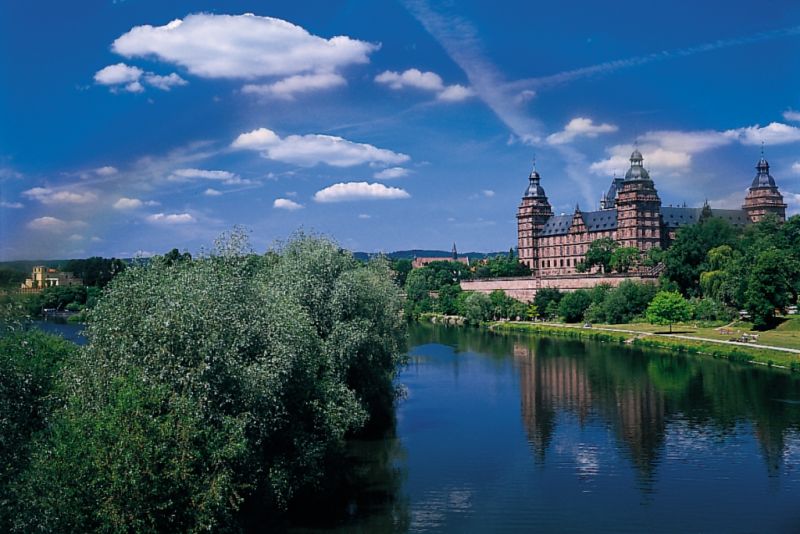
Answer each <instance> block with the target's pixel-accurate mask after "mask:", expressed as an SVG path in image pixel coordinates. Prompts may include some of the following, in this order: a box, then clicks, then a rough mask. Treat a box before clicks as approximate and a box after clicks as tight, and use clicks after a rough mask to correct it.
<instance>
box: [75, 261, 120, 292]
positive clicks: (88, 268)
mask: <svg viewBox="0 0 800 534" xmlns="http://www.w3.org/2000/svg"><path fill="white" fill-rule="evenodd" d="M62 270H64V271H66V272H70V273H72V274H74V275H75V276H77V277H78V278H80V279H81V280H83V284H84V285H87V286H97V287H105V286H106V285H107V284H108V283H109V282H110V281H111V279H112V278H114V277H115V276H116V275H118V274H119V273H121V272H122V271H124V270H125V262H123V261H122V260H119V259H117V258H111V259H107V258H101V257H99V256H94V257H91V258H87V259H85V260H69V261H68V262H66V263H65V264H64V265H63V268H62Z"/></svg>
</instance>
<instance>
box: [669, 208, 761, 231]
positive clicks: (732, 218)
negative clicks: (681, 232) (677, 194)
mask: <svg viewBox="0 0 800 534" xmlns="http://www.w3.org/2000/svg"><path fill="white" fill-rule="evenodd" d="M702 213H703V208H683V207H676V206H661V219H662V220H663V221H664V224H665V225H666V226H667V228H669V229H676V228H680V227H682V226H689V225H692V224H697V223H698V222H700V216H701V215H702ZM711 216H712V217H719V218H721V219H725V220H726V221H728V222H729V223H730V224H731V225H732V226H744V225H745V224H747V223H748V222H750V218H749V217H748V215H747V212H746V211H744V210H723V209H715V208H712V209H711Z"/></svg>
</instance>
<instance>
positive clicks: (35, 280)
mask: <svg viewBox="0 0 800 534" xmlns="http://www.w3.org/2000/svg"><path fill="white" fill-rule="evenodd" d="M80 285H83V280H81V279H80V278H78V277H76V276H75V275H73V274H72V273H67V272H63V271H59V270H58V269H54V268H52V267H45V266H43V265H37V266H36V267H34V268H33V271H32V273H31V277H30V278H28V279H26V280H25V282H24V283H23V284H22V285H21V286H20V289H23V290H32V291H40V290H42V289H44V288H46V287H55V286H80Z"/></svg>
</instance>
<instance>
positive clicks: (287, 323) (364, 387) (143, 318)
mask: <svg viewBox="0 0 800 534" xmlns="http://www.w3.org/2000/svg"><path fill="white" fill-rule="evenodd" d="M399 296H400V295H399V290H398V288H397V286H396V285H395V283H394V280H393V274H392V272H391V270H390V268H389V265H388V263H387V262H386V261H384V260H377V261H372V262H369V263H367V264H362V263H360V262H358V261H356V260H354V259H353V257H352V256H351V255H350V254H349V253H346V252H343V251H342V250H341V249H340V248H339V247H338V246H337V245H336V244H335V243H332V242H330V241H328V240H325V239H321V238H316V237H308V236H304V235H298V236H295V237H294V238H293V239H292V240H290V241H289V242H288V243H286V244H284V245H282V246H280V247H278V248H277V249H276V250H275V251H272V252H271V253H269V254H267V255H265V256H262V257H259V256H255V255H252V254H250V249H249V245H248V243H247V239H246V235H244V234H243V233H242V232H240V231H235V232H233V233H231V234H230V235H227V236H224V238H223V239H221V240H220V241H219V242H218V243H217V244H216V246H215V249H214V251H213V252H212V253H211V254H210V255H209V256H207V257H203V258H200V259H192V260H189V259H188V258H187V259H186V260H181V261H174V260H172V259H170V258H164V257H156V258H153V259H152V261H151V262H149V265H146V266H145V265H140V266H134V267H131V268H129V269H127V270H126V271H125V272H124V273H122V274H121V275H119V276H117V277H115V278H114V280H113V281H112V282H111V283H110V284H109V286H108V288H107V290H106V293H105V294H104V295H103V297H102V298H101V299H100V301H99V302H98V303H97V306H96V307H95V308H94V310H92V311H91V312H90V315H91V321H90V324H89V326H88V328H87V330H86V334H87V336H88V338H89V341H90V342H89V344H88V345H87V346H86V347H84V348H83V349H82V350H81V351H80V353H79V355H78V356H77V357H76V358H75V361H74V364H72V365H70V366H68V368H67V369H66V371H65V375H64V379H63V386H62V387H63V396H64V399H65V402H64V408H63V409H62V410H59V411H58V412H57V413H56V414H54V416H53V417H52V423H51V425H50V427H49V430H48V432H47V433H43V434H42V436H41V438H40V440H39V441H38V443H37V447H36V453H35V454H34V455H33V458H32V460H31V467H30V469H28V470H27V471H26V473H25V474H24V476H22V477H21V479H20V480H21V481H20V483H19V485H18V487H17V489H16V490H15V493H14V495H16V496H17V499H18V500H17V503H16V505H17V508H18V509H19V510H21V511H22V513H20V514H19V517H17V518H16V520H15V521H16V526H15V528H16V529H17V530H19V531H30V530H42V531H88V530H101V531H200V530H203V531H209V530H210V531H224V530H230V529H234V530H235V529H237V528H238V527H237V523H236V521H237V520H236V517H237V512H238V510H239V509H240V507H241V506H242V504H243V502H245V501H247V500H251V501H253V502H256V503H258V504H257V508H258V509H262V510H267V511H268V510H274V509H284V508H286V507H287V506H288V504H289V503H290V502H291V500H292V498H293V496H294V495H296V493H297V492H298V491H300V490H301V489H303V488H309V487H312V486H314V485H315V484H317V483H318V482H319V481H320V480H321V479H322V477H324V475H325V466H326V465H327V464H328V462H327V460H328V459H329V458H331V457H332V456H335V455H337V454H338V453H339V451H340V449H341V445H342V442H343V438H344V437H345V436H346V435H348V434H354V433H358V432H364V431H365V430H367V429H368V428H377V425H378V424H379V423H381V422H384V423H385V421H386V419H387V418H388V417H389V416H390V415H391V413H392V407H393V402H394V400H395V397H396V391H395V388H394V384H393V380H394V378H395V376H396V373H397V370H398V367H399V366H401V365H402V364H403V363H404V361H405V360H404V357H403V356H402V354H403V353H404V342H405V333H404V332H405V331H404V322H403V318H402V309H401V300H400V298H399ZM370 425H374V426H370Z"/></svg>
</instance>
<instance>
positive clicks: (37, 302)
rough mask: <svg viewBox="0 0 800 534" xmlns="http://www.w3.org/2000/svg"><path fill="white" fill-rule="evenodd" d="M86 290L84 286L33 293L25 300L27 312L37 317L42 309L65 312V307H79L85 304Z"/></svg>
mask: <svg viewBox="0 0 800 534" xmlns="http://www.w3.org/2000/svg"><path fill="white" fill-rule="evenodd" d="M87 295H88V293H87V289H86V287H85V286H77V285H72V286H53V287H46V288H44V289H43V290H41V291H40V292H39V293H33V294H31V295H30V298H29V299H28V300H27V304H28V312H29V313H30V314H31V315H34V316H38V315H40V314H41V313H42V310H44V309H55V310H60V311H63V310H66V309H67V306H68V305H70V304H72V303H75V304H78V305H80V306H83V305H85V304H86V297H87Z"/></svg>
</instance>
